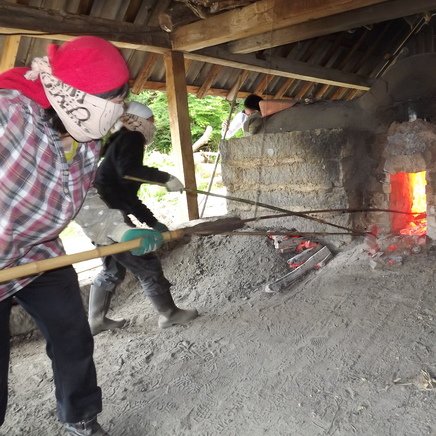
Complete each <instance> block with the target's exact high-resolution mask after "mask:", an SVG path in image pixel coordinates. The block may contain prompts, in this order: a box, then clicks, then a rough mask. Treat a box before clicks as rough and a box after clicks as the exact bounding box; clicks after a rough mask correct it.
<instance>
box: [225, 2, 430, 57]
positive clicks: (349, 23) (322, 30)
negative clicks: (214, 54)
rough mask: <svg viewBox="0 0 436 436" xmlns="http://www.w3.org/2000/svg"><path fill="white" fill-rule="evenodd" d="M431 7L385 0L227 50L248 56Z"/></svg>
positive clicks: (256, 37) (245, 40) (241, 42)
mask: <svg viewBox="0 0 436 436" xmlns="http://www.w3.org/2000/svg"><path fill="white" fill-rule="evenodd" d="M434 8H436V0H414V1H411V0H394V1H388V2H384V3H380V4H377V5H372V6H367V7H364V8H361V9H358V10H353V11H347V12H342V13H341V14H336V15H332V16H329V17H323V18H319V19H315V20H312V21H309V22H304V23H299V24H295V25H293V26H288V27H286V28H283V29H274V30H271V29H270V31H268V32H265V33H261V34H257V35H254V36H251V37H249V38H243V39H240V40H238V41H234V42H232V43H230V44H229V50H230V51H231V52H232V53H252V52H255V51H258V50H264V49H266V48H271V47H277V46H280V45H286V44H291V43H293V42H297V41H303V40H305V39H310V38H315V37H318V36H323V35H329V34H332V33H337V32H342V31H345V30H350V29H354V28H356V27H361V26H365V25H368V24H374V23H380V22H382V21H388V20H393V19H396V18H400V17H405V16H408V15H413V14H418V13H422V12H426V11H429V10H432V9H434Z"/></svg>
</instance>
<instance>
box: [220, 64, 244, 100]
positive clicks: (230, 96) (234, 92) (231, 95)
mask: <svg viewBox="0 0 436 436" xmlns="http://www.w3.org/2000/svg"><path fill="white" fill-rule="evenodd" d="M249 74H250V73H249V71H247V70H242V71H240V72H239V74H238V77H237V78H236V80H235V83H233V85H232V87H231V88H230V91H229V92H228V93H227V95H226V99H227V100H228V101H233V100H234V99H235V96H236V97H238V96H239V92H240V91H239V90H240V89H241V87H242V85H243V84H244V82H245V81H246V80H247V78H248V75H249ZM247 95H249V93H247Z"/></svg>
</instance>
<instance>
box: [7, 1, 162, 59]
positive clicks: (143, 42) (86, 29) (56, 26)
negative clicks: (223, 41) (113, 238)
mask: <svg viewBox="0 0 436 436" xmlns="http://www.w3.org/2000/svg"><path fill="white" fill-rule="evenodd" d="M2 27H3V28H6V29H10V30H12V31H15V32H11V33H18V32H16V31H17V29H19V31H20V33H26V34H29V35H31V36H34V37H36V36H37V34H40V35H41V34H43V35H41V36H44V35H45V36H47V37H49V38H50V39H59V40H67V39H71V38H73V37H74V36H75V35H98V36H100V37H102V38H106V39H108V40H110V41H111V42H113V43H114V44H115V45H117V46H118V47H122V48H130V49H133V50H143V51H152V52H158V53H163V52H164V51H167V50H168V49H169V47H170V44H169V38H168V35H166V34H165V33H164V32H161V31H157V32H152V31H147V28H144V26H139V25H135V24H132V23H126V22H115V21H114V20H107V19H104V18H97V17H89V16H78V15H75V14H67V13H64V14H62V15H61V14H59V12H58V11H55V10H51V9H49V10H47V9H46V10H42V9H38V8H33V7H30V6H22V5H16V4H12V3H4V2H3V3H0V28H2ZM5 33H7V32H5ZM47 34H49V35H47Z"/></svg>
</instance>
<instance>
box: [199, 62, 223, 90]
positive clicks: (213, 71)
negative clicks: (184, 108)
mask: <svg viewBox="0 0 436 436" xmlns="http://www.w3.org/2000/svg"><path fill="white" fill-rule="evenodd" d="M222 69H223V67H222V66H221V65H216V64H215V65H212V66H211V68H210V70H209V72H208V73H207V77H206V80H205V81H204V82H203V84H202V85H201V87H200V89H199V90H198V92H197V97H198V98H203V97H204V96H205V95H206V94H207V93H208V91H209V89H210V88H211V86H212V84H213V82H214V81H215V79H216V78H217V76H218V74H219V73H220V71H221V70H222Z"/></svg>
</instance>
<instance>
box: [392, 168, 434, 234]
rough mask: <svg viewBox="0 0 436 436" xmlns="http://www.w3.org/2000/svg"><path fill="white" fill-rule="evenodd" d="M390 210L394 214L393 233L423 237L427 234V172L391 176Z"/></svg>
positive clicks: (402, 173)
mask: <svg viewBox="0 0 436 436" xmlns="http://www.w3.org/2000/svg"><path fill="white" fill-rule="evenodd" d="M390 183H391V194H390V201H389V203H390V204H389V209H391V210H393V211H399V212H405V213H404V214H403V213H392V217H391V231H392V233H395V234H401V235H416V236H422V235H425V234H426V233H427V197H426V192H425V186H426V184H427V181H426V172H425V171H420V172H418V173H405V172H401V173H395V174H391V175H390Z"/></svg>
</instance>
